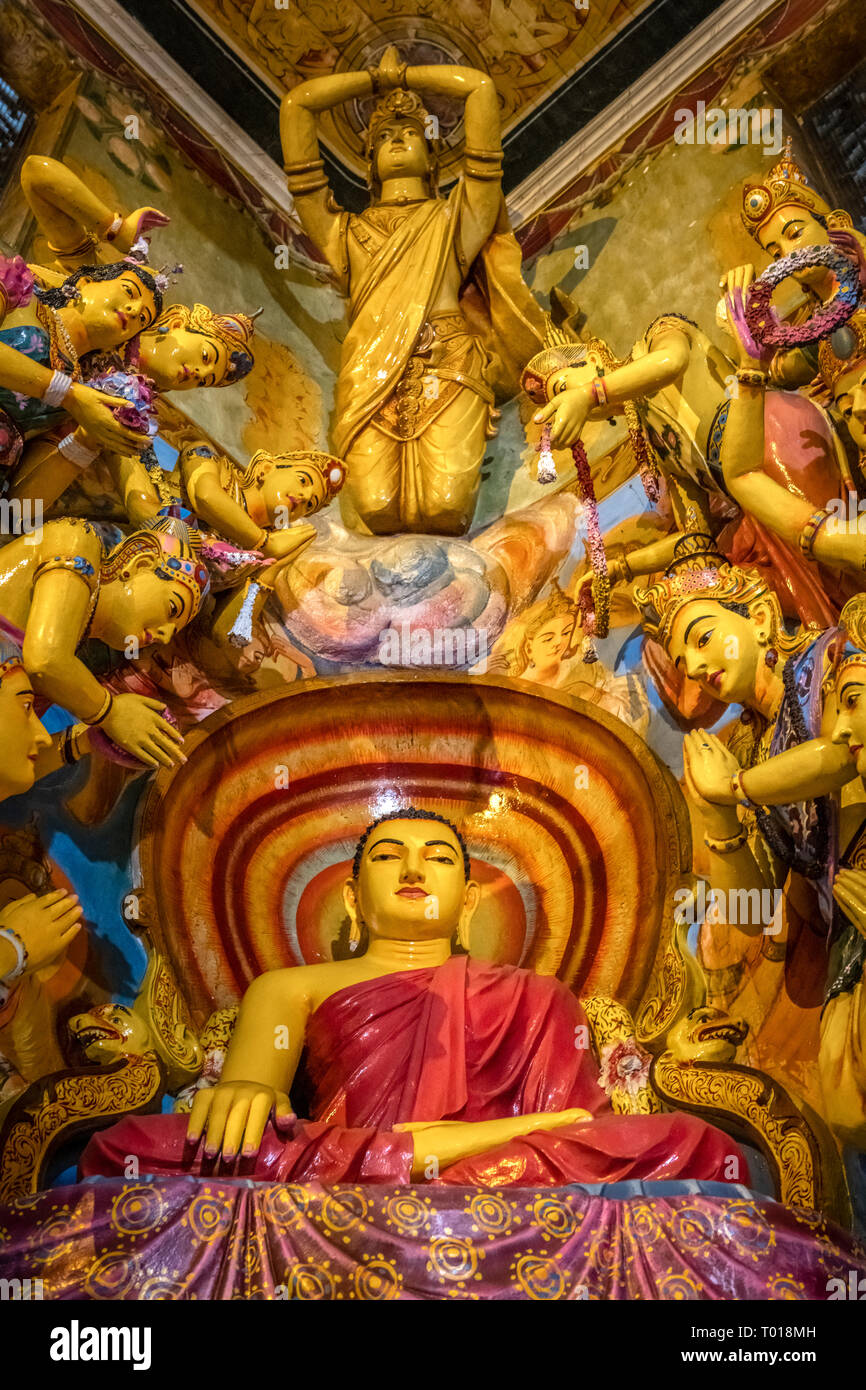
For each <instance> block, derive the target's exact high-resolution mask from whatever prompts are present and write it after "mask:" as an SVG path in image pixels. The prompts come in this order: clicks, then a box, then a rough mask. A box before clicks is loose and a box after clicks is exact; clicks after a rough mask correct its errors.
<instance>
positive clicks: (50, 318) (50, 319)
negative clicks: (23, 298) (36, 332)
mask: <svg viewBox="0 0 866 1390" xmlns="http://www.w3.org/2000/svg"><path fill="white" fill-rule="evenodd" d="M35 307H36V317H37V318H38V320H39V322H40V323H41V324H42V327H43V328H44V329H45V332H46V333H47V334H48V351H49V355H50V358H51V365H52V367H53V368H54V370H55V371H57V372H64V371H65V372H67V373H68V374H69V375H70V376H72V377H75V378H77V379H78V380H80V379H81V364H80V362H79V360H78V353H77V352H76V351H75V345H74V343H73V341H72V339H71V338H70V336H69V330H68V329H67V327H66V324H65V323H64V322H63V320H62V319H61V317H60V314H59V312H58V310H57V309H52V308H50V306H49V305H47V304H43V303H42V301H41V300H38V299H37V301H36V306H35Z"/></svg>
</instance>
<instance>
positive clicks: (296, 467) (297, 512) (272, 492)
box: [261, 462, 327, 526]
mask: <svg viewBox="0 0 866 1390" xmlns="http://www.w3.org/2000/svg"><path fill="white" fill-rule="evenodd" d="M261 495H262V501H263V502H264V504H265V507H266V509H267V513H268V519H269V521H270V524H271V525H272V526H273V525H274V523H275V521H276V520H277V518H278V517H281V516H285V515H288V518H289V520H290V521H299V520H300V519H301V518H302V517H305V516H311V515H312V514H313V512H317V511H318V510H319V508H320V507H321V506H323V505H324V503H325V499H326V497H327V487H326V484H325V480H324V478H323V477H322V475H321V473H320V472H319V470H318V468H313V467H312V465H310V464H305V463H302V462H298V463H290V464H277V466H276V467H275V468H272V469H271V471H270V472H269V473H268V474H267V476H266V477H265V480H264V482H263V483H262V490H261Z"/></svg>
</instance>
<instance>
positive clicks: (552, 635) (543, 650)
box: [526, 613, 576, 667]
mask: <svg viewBox="0 0 866 1390" xmlns="http://www.w3.org/2000/svg"><path fill="white" fill-rule="evenodd" d="M575 622H576V619H575V618H574V616H573V615H571V614H568V613H565V614H563V615H562V616H561V617H556V618H549V619H548V621H547V622H546V623H545V624H544V626H543V627H541V628H539V630H538V632H536V633H534V634H533V636H532V637H530V638H528V639H527V643H526V652H527V655H528V657H529V660H530V662H531V664H532V665H533V666H542V667H543V666H550V665H551V664H552V663H554V662H556V661H561V660H562V658H563V657H564V656H565V654H566V652H567V651H568V649H569V647H570V646H571V642H572V639H573V637H574V628H575Z"/></svg>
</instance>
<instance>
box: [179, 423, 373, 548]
mask: <svg viewBox="0 0 866 1390" xmlns="http://www.w3.org/2000/svg"><path fill="white" fill-rule="evenodd" d="M180 473H181V479H182V481H183V485H184V488H185V490H186V500H187V501H188V503H189V506H190V508H191V510H192V511H194V512H195V514H196V516H197V517H199V518H200V520H201V521H202V522H204V523H205V524H206V525H207V527H208V528H209V529H210V530H213V531H215V532H216V533H217V534H218V535H220V536H224V537H225V538H226V539H227V540H230V541H234V543H235V544H236V545H239V546H242V547H243V548H244V549H245V550H258V551H260V552H261V554H262V555H264V556H266V557H267V558H269V559H272V560H281V559H286V558H288V557H296V556H297V555H298V554H300V552H301V550H303V549H305V548H306V546H308V545H309V544H310V542H311V541H312V540H313V539H314V538H315V535H316V532H315V529H314V527H312V526H310V525H309V524H306V523H307V518H309V517H311V516H312V515H313V514H314V512H317V511H319V510H320V509H321V508H322V507H326V506H327V505H328V503H329V502H332V501H333V499H334V498H335V497H336V496H337V494H338V493H339V491H340V489H341V488H342V486H343V483H344V481H345V478H346V467H345V464H343V463H341V462H340V460H339V459H338V458H334V457H333V455H331V454H324V453H321V452H320V451H318V450H315V449H303V450H298V451H295V452H292V453H286V454H277V453H271V452H270V451H269V450H267V449H257V450H256V452H255V453H254V454H253V456H252V458H251V459H250V461H249V463H248V464H247V466H246V468H243V469H242V468H239V467H238V466H237V465H236V464H235V463H233V462H232V461H231V460H230V459H227V458H226V457H225V456H221V455H219V454H217V452H216V450H215V449H213V448H211V446H210V445H209V444H204V443H197V444H190V445H188V446H187V447H186V448H185V449H184V450H183V451H182V453H181V456H180Z"/></svg>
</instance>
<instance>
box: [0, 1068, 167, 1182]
mask: <svg viewBox="0 0 866 1390" xmlns="http://www.w3.org/2000/svg"><path fill="white" fill-rule="evenodd" d="M163 1089H164V1080H163V1071H162V1067H161V1066H160V1064H159V1062H158V1060H157V1058H156V1056H155V1054H154V1053H152V1052H149V1053H146V1054H145V1055H144V1056H140V1057H137V1056H126V1057H123V1058H121V1059H120V1060H119V1061H117V1062H114V1063H113V1064H112V1065H111V1066H108V1067H89V1068H86V1069H81V1070H78V1071H61V1072H54V1073H53V1075H51V1076H45V1077H42V1078H41V1080H39V1081H35V1082H34V1083H33V1085H32V1086H29V1087H28V1088H27V1090H26V1091H22V1093H21V1095H19V1096H17V1097H16V1099H15V1100H14V1101H13V1103H12V1104H11V1105H10V1106H9V1108H8V1110H7V1111H6V1114H5V1116H4V1118H3V1121H2V1124H0V1203H5V1202H10V1201H13V1200H15V1199H16V1198H21V1197H26V1196H29V1195H30V1194H31V1193H34V1192H38V1191H39V1189H40V1187H41V1186H42V1185H43V1182H44V1177H45V1171H46V1168H47V1166H48V1163H49V1160H50V1159H51V1157H52V1155H53V1154H54V1153H56V1151H57V1150H58V1148H59V1147H60V1146H61V1145H62V1144H64V1143H65V1142H66V1141H67V1140H68V1139H71V1138H72V1137H73V1136H75V1135H76V1134H83V1133H87V1132H88V1131H90V1130H95V1129H102V1128H104V1127H105V1126H106V1125H109V1124H113V1123H114V1121H115V1120H119V1119H121V1118H122V1117H123V1116H124V1115H142V1114H149V1113H153V1112H155V1111H158V1110H159V1107H160V1098H161V1096H162V1092H163Z"/></svg>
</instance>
